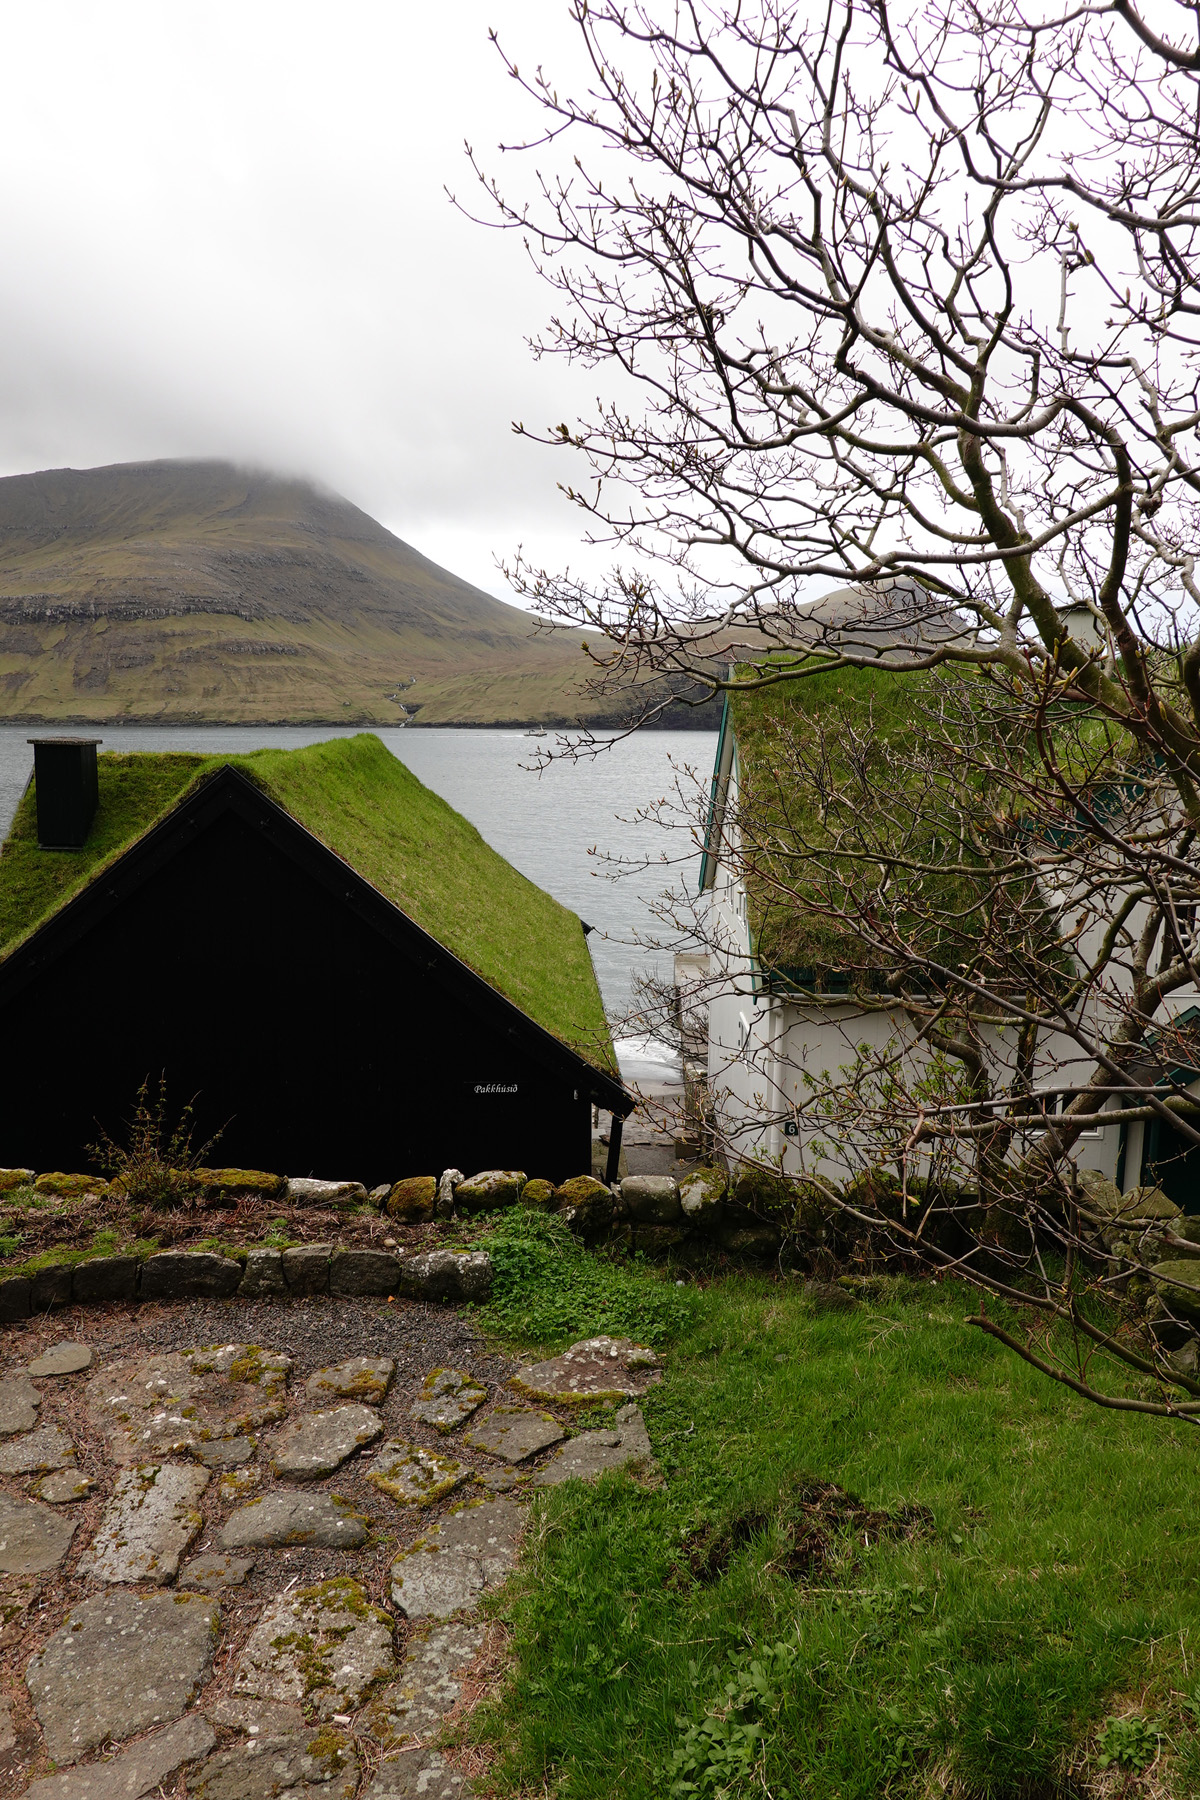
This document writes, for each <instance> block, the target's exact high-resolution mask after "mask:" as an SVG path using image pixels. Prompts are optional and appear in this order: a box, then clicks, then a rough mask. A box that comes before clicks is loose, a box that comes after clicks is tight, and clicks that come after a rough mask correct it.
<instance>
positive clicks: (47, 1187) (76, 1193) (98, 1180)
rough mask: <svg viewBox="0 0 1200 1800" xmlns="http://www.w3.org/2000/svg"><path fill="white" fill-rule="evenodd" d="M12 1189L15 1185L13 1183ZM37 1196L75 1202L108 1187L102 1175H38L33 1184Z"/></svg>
mask: <svg viewBox="0 0 1200 1800" xmlns="http://www.w3.org/2000/svg"><path fill="white" fill-rule="evenodd" d="M13 1185H14V1187H15V1186H17V1185H18V1184H17V1183H15V1182H14V1183H13ZM33 1185H34V1187H35V1188H36V1189H37V1191H38V1193H39V1194H57V1195H59V1197H60V1198H62V1199H65V1200H76V1199H80V1198H82V1196H83V1195H84V1194H102V1193H103V1192H104V1191H105V1189H106V1188H107V1186H108V1183H107V1182H106V1181H105V1180H104V1177H103V1176H102V1175H63V1174H61V1173H58V1172H55V1173H54V1174H50V1175H39V1176H38V1178H37V1180H36V1181H35V1182H34V1184H33Z"/></svg>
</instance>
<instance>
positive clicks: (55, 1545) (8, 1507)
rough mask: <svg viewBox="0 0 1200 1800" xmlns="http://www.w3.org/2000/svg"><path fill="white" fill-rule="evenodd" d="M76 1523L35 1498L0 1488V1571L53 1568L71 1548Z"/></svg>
mask: <svg viewBox="0 0 1200 1800" xmlns="http://www.w3.org/2000/svg"><path fill="white" fill-rule="evenodd" d="M77 1523H78V1521H77V1520H74V1519H68V1518H64V1517H63V1515H62V1513H58V1512H51V1510H50V1509H49V1507H46V1506H40V1505H39V1504H38V1502H37V1501H36V1500H23V1499H20V1498H18V1496H17V1495H15V1494H6V1493H4V1492H3V1491H0V1570H2V1571H3V1572H4V1574H6V1575H40V1574H42V1573H43V1572H44V1571H45V1570H46V1569H55V1568H57V1567H58V1565H59V1563H60V1562H61V1561H62V1559H63V1557H64V1556H65V1555H66V1554H67V1551H68V1550H69V1549H70V1547H71V1539H72V1538H73V1537H74V1535H75V1527H76V1524H77Z"/></svg>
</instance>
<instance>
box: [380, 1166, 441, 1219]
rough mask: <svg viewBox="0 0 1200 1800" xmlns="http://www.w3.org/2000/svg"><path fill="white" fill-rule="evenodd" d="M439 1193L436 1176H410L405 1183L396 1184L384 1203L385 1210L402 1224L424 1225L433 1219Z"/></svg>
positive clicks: (390, 1216)
mask: <svg viewBox="0 0 1200 1800" xmlns="http://www.w3.org/2000/svg"><path fill="white" fill-rule="evenodd" d="M437 1193H438V1181H437V1176H436V1175H410V1176H408V1177H407V1178H406V1179H405V1180H404V1181H398V1182H396V1184H395V1186H394V1187H393V1188H392V1190H391V1192H390V1193H389V1194H388V1197H387V1199H386V1200H385V1201H384V1203H383V1210H384V1211H385V1212H386V1213H387V1215H388V1217H389V1218H391V1219H397V1220H399V1222H400V1223H401V1224H404V1225H424V1224H426V1223H427V1222H428V1221H429V1220H430V1219H432V1217H433V1209H434V1207H435V1205H436V1204H437Z"/></svg>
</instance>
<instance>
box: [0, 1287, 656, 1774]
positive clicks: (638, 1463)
mask: <svg viewBox="0 0 1200 1800" xmlns="http://www.w3.org/2000/svg"><path fill="white" fill-rule="evenodd" d="M323 1304H324V1305H325V1306H326V1307H327V1308H329V1310H328V1311H327V1312H326V1314H324V1315H321V1314H319V1313H314V1314H313V1316H312V1317H311V1318H307V1319H306V1328H305V1329H304V1330H298V1329H297V1328H296V1327H295V1325H294V1324H293V1326H292V1328H291V1329H289V1322H288V1320H289V1315H288V1312H287V1310H286V1309H285V1308H282V1307H278V1308H277V1309H276V1310H275V1311H274V1312H272V1310H271V1308H270V1307H269V1306H268V1305H267V1304H266V1303H255V1307H254V1311H253V1315H250V1314H248V1312H247V1310H246V1309H245V1308H242V1309H241V1310H240V1311H239V1310H238V1309H237V1308H236V1307H228V1308H226V1310H225V1311H224V1312H223V1313H222V1314H221V1315H219V1316H220V1322H221V1323H223V1324H226V1325H232V1326H235V1327H236V1326H237V1325H238V1324H239V1323H240V1324H241V1325H242V1326H243V1328H244V1327H245V1325H246V1324H247V1323H252V1324H253V1326H254V1328H255V1334H256V1335H255V1338H254V1340H251V1339H250V1338H249V1337H248V1336H243V1337H239V1338H238V1339H236V1340H233V1339H230V1340H229V1341H223V1342H218V1343H213V1342H207V1341H205V1340H204V1339H203V1338H202V1337H200V1336H198V1335H197V1336H194V1337H191V1338H189V1337H188V1336H187V1335H186V1332H187V1331H188V1329H189V1328H190V1329H192V1330H194V1329H195V1327H196V1325H197V1324H200V1323H201V1322H202V1319H203V1322H204V1323H208V1322H209V1321H208V1318H207V1316H205V1315H204V1313H203V1309H202V1308H198V1307H196V1306H192V1307H188V1306H186V1305H184V1306H177V1307H175V1308H173V1309H170V1310H168V1309H166V1308H164V1309H163V1312H162V1316H161V1328H160V1329H159V1331H158V1333H157V1339H158V1341H157V1342H153V1341H149V1342H148V1341H146V1340H147V1339H148V1338H149V1339H153V1338H154V1336H155V1333H154V1332H153V1331H151V1332H148V1333H145V1334H144V1335H143V1337H142V1341H141V1343H140V1346H139V1344H138V1342H137V1334H136V1333H134V1334H132V1336H131V1334H130V1332H129V1331H128V1330H126V1331H125V1332H124V1335H123V1337H122V1336H121V1335H120V1334H118V1335H117V1336H116V1338H114V1337H113V1335H112V1333H111V1332H109V1334H108V1338H107V1339H106V1335H105V1329H104V1326H103V1322H102V1318H98V1319H97V1320H96V1326H97V1329H96V1331H95V1333H94V1338H93V1339H92V1340H89V1339H88V1336H87V1324H88V1319H87V1315H86V1313H77V1314H75V1315H74V1316H73V1317H72V1320H71V1325H72V1330H73V1332H74V1334H75V1338H77V1339H82V1340H84V1341H82V1342H78V1341H62V1342H57V1341H56V1340H55V1338H54V1335H53V1321H43V1322H41V1323H40V1324H39V1325H37V1326H36V1327H31V1329H30V1330H29V1331H28V1332H26V1333H22V1334H13V1337H12V1339H11V1340H10V1342H9V1344H8V1345H7V1346H6V1349H7V1350H8V1352H9V1354H8V1356H7V1358H6V1361H5V1363H4V1365H3V1366H0V1794H3V1795H4V1796H5V1800H7V1797H8V1796H9V1795H12V1796H13V1797H14V1800H17V1797H19V1796H26V1795H27V1796H28V1797H29V1800H143V1797H149V1796H157V1795H160V1794H161V1795H162V1796H164V1797H166V1800H183V1796H184V1795H186V1796H188V1797H194V1800H409V1797H410V1796H413V1797H415V1796H418V1795H420V1796H423V1800H469V1796H470V1793H471V1788H470V1784H469V1782H468V1781H467V1780H466V1778H465V1777H464V1775H463V1773H462V1771H461V1769H460V1768H459V1767H457V1766H456V1764H455V1755H454V1752H453V1751H449V1750H446V1749H444V1748H443V1747H441V1746H440V1745H439V1741H438V1740H439V1733H440V1730H441V1728H442V1725H443V1722H444V1721H445V1720H446V1718H447V1715H448V1714H450V1713H451V1712H452V1711H453V1709H454V1708H455V1707H456V1706H460V1705H462V1704H464V1703H465V1697H466V1696H469V1695H472V1694H475V1693H477V1692H479V1691H481V1688H482V1686H483V1685H485V1684H486V1683H485V1679H484V1677H483V1676H482V1675H481V1670H482V1669H483V1668H484V1665H485V1664H486V1663H487V1661H488V1657H489V1655H490V1654H491V1653H490V1652H489V1650H488V1644H489V1638H488V1628H487V1627H486V1626H485V1624H484V1623H483V1622H482V1620H481V1619H480V1618H479V1616H478V1606H479V1602H480V1600H481V1599H482V1598H483V1596H484V1595H485V1594H487V1593H488V1592H489V1591H490V1590H493V1589H495V1588H496V1587H497V1586H498V1585H500V1584H501V1583H502V1582H503V1581H504V1580H505V1578H506V1577H507V1575H508V1573H509V1572H510V1570H511V1569H512V1567H513V1565H514V1563H515V1561H516V1558H517V1556H518V1555H519V1552H520V1544H521V1538H522V1534H523V1531H524V1528H525V1520H526V1510H525V1509H526V1506H527V1504H528V1501H529V1499H530V1497H531V1495H532V1494H533V1493H534V1492H535V1491H536V1490H537V1489H538V1488H539V1487H544V1486H546V1485H551V1484H554V1483H557V1482H559V1481H563V1480H567V1479H570V1478H573V1477H574V1478H579V1479H583V1480H594V1479H595V1478H596V1477H597V1476H598V1475H599V1474H600V1473H602V1472H603V1471H604V1470H606V1469H615V1468H630V1469H631V1470H634V1471H638V1470H648V1469H649V1468H650V1467H651V1466H652V1464H651V1446H650V1441H649V1438H648V1436H647V1434H646V1429H645V1425H644V1422H643V1419H642V1414H641V1410H640V1408H639V1406H638V1405H637V1399H638V1397H639V1396H640V1395H641V1394H642V1393H643V1392H644V1390H645V1388H646V1386H647V1385H648V1384H649V1382H651V1381H653V1380H654V1379H656V1375H655V1372H654V1368H653V1358H652V1357H650V1356H649V1355H648V1353H647V1352H645V1351H642V1350H639V1348H638V1347H637V1346H636V1345H632V1344H629V1343H627V1342H625V1341H623V1340H610V1339H598V1340H591V1341H589V1342H588V1343H586V1344H582V1345H577V1346H574V1347H573V1348H572V1351H571V1352H569V1353H568V1354H567V1355H566V1356H565V1357H562V1358H556V1359H550V1360H549V1361H546V1362H542V1363H539V1364H536V1365H531V1366H529V1367H526V1368H524V1369H521V1370H516V1369H513V1368H512V1367H510V1366H509V1365H507V1364H503V1363H500V1362H498V1361H497V1359H495V1358H493V1357H489V1356H487V1355H486V1354H485V1353H484V1352H483V1351H482V1348H481V1347H480V1346H478V1345H475V1344H473V1343H472V1341H471V1340H470V1338H469V1334H467V1333H466V1332H464V1331H462V1330H461V1328H458V1329H457V1338H455V1336H454V1331H453V1330H452V1331H451V1332H450V1333H449V1335H448V1331H447V1325H448V1318H447V1314H446V1313H445V1312H441V1313H439V1312H438V1311H437V1309H433V1308H423V1307H421V1306H419V1305H413V1306H411V1307H408V1308H406V1309H405V1310H404V1312H403V1314H401V1312H400V1310H399V1309H394V1310H392V1311H391V1312H390V1314H389V1315H388V1317H387V1319H382V1320H381V1316H380V1314H379V1312H378V1309H375V1310H372V1309H371V1308H369V1307H366V1306H361V1307H360V1308H359V1315H360V1317H359V1319H358V1321H357V1323H358V1326H359V1328H358V1329H357V1330H356V1315H355V1313H354V1311H353V1309H352V1308H350V1303H344V1304H342V1305H341V1306H340V1309H333V1308H330V1303H329V1302H328V1301H326V1302H324V1303H323ZM348 1308H349V1310H348ZM198 1314H200V1315H201V1317H198V1316H197V1315H198ZM424 1315H428V1320H427V1329H426V1328H425V1327H426V1320H425V1317H424ZM142 1317H143V1320H144V1319H145V1318H146V1317H147V1315H145V1314H143V1315H142ZM449 1323H450V1324H451V1325H452V1326H455V1327H456V1322H455V1321H453V1319H452V1318H451V1319H450V1321H449ZM401 1328H403V1333H402V1335H403V1334H406V1335H405V1344H406V1346H407V1349H408V1353H407V1354H406V1355H404V1356H403V1357H399V1352H397V1355H396V1356H393V1355H391V1354H384V1353H381V1351H380V1348H379V1345H380V1337H381V1334H382V1335H384V1336H386V1333H387V1331H388V1330H391V1331H392V1333H393V1336H396V1335H397V1334H401ZM22 1337H23V1338H24V1339H25V1341H26V1342H27V1344H28V1345H29V1348H28V1349H27V1350H26V1351H25V1353H24V1354H23V1355H22V1354H20V1344H19V1339H20V1338H22ZM356 1338H357V1340H358V1342H357V1344H356V1342H355V1340H356ZM314 1345H319V1346H320V1348H321V1349H323V1350H324V1351H325V1355H324V1356H321V1355H320V1354H319V1353H314ZM426 1346H428V1348H426ZM14 1348H15V1349H16V1350H17V1352H18V1354H16V1355H13V1354H12V1351H13V1349H14ZM446 1348H449V1349H450V1350H451V1351H452V1353H454V1354H455V1360H454V1361H453V1362H452V1363H451V1362H448V1361H446V1360H445V1358H444V1355H443V1357H442V1358H441V1359H439V1358H438V1356H437V1350H438V1349H442V1350H443V1351H444V1349H446ZM422 1351H424V1354H423V1355H422ZM35 1352H36V1354H35ZM464 1352H465V1353H464ZM398 1357H399V1360H398ZM610 1397H619V1398H621V1399H622V1400H624V1401H625V1402H626V1404H625V1405H623V1406H622V1407H621V1409H620V1410H619V1412H618V1413H617V1416H616V1420H615V1425H614V1428H613V1429H611V1430H608V1431H580V1430H579V1429H578V1427H577V1425H576V1424H575V1423H574V1420H575V1419H576V1418H577V1416H578V1412H579V1408H580V1406H581V1405H582V1404H595V1402H596V1400H597V1399H603V1400H608V1399H609V1398H610Z"/></svg>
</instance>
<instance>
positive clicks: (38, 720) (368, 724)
mask: <svg viewBox="0 0 1200 1800" xmlns="http://www.w3.org/2000/svg"><path fill="white" fill-rule="evenodd" d="M0 725H29V726H36V727H39V728H47V727H48V728H54V727H58V726H64V725H71V726H76V725H86V726H89V727H91V728H93V729H95V730H97V731H100V730H103V729H104V727H105V726H108V727H109V728H110V729H113V730H115V729H117V728H118V727H119V728H120V729H121V730H122V731H125V730H128V729H130V728H131V727H134V726H139V725H144V726H145V727H146V728H147V730H155V731H161V730H162V729H163V728H164V726H181V727H182V726H188V727H190V726H199V727H201V728H203V729H205V730H208V729H213V730H215V729H217V728H220V727H228V728H229V729H230V730H238V731H251V730H262V731H280V730H284V729H295V730H298V731H324V730H327V729H329V728H333V729H335V730H338V731H345V730H354V731H377V730H383V731H546V732H550V731H622V730H625V729H626V728H627V722H626V721H621V720H617V719H575V720H570V719H551V720H546V719H437V720H433V719H431V720H430V721H429V723H428V724H426V725H423V724H421V723H420V721H419V720H417V719H408V720H404V719H347V718H346V717H345V716H343V717H342V718H340V719H229V718H225V719H217V718H212V717H211V716H209V715H208V714H199V713H182V714H180V713H166V714H162V713H160V714H157V715H155V716H153V717H146V716H144V715H143V716H142V717H139V718H136V719H133V718H129V717H127V716H124V715H121V714H116V715H111V714H110V715H109V716H108V717H107V718H103V719H97V718H89V717H87V716H86V715H84V714H81V713H59V714H57V715H56V716H55V717H54V718H46V717H44V716H39V715H37V714H34V713H25V714H22V715H19V716H18V717H16V718H13V717H3V716H0ZM638 729H639V730H640V731H715V730H716V729H717V726H716V724H715V722H714V721H713V720H712V719H711V718H702V717H700V716H699V714H698V713H697V714H696V715H695V716H694V717H691V716H685V717H683V718H669V719H664V718H661V717H660V718H658V719H655V720H653V721H650V722H648V723H646V724H645V725H641V726H639V727H638Z"/></svg>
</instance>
